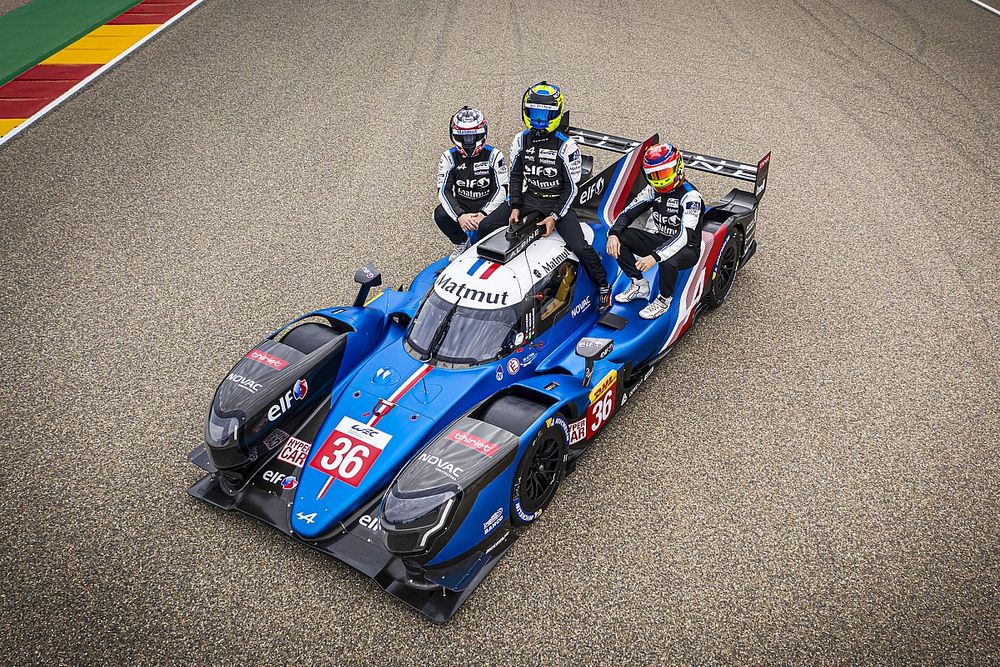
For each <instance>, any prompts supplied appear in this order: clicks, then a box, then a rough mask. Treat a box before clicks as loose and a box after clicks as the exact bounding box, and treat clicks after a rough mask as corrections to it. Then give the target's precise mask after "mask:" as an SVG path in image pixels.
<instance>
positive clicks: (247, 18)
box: [0, 0, 1000, 665]
mask: <svg viewBox="0 0 1000 667" xmlns="http://www.w3.org/2000/svg"><path fill="white" fill-rule="evenodd" d="M546 6H547V12H546V14H545V15H544V16H543V17H539V22H537V23H536V22H533V19H532V20H528V18H526V17H533V14H532V12H533V10H532V7H533V5H529V4H527V3H519V2H516V3H513V4H511V3H507V4H504V5H502V6H496V5H490V4H488V3H484V4H483V5H477V11H475V12H470V11H468V8H467V5H466V4H461V3H457V2H449V3H433V4H431V3H428V4H426V5H416V4H414V3H396V2H391V3H390V2H376V3H373V4H370V5H369V4H363V3H347V4H344V5H339V4H334V3H302V2H290V1H288V0H275V1H274V2H268V3H245V2H237V1H236V0H212V1H211V2H206V3H204V4H203V5H202V6H201V7H200V8H199V9H198V11H196V12H192V13H191V14H190V15H189V16H188V17H186V18H185V20H183V21H180V22H178V23H177V24H176V25H175V26H174V27H172V28H171V29H170V30H169V31H168V32H166V33H165V34H164V35H163V37H162V38H161V39H157V40H154V41H153V42H151V43H150V44H148V45H147V46H146V47H145V48H142V49H140V50H138V51H136V52H135V53H134V54H132V56H130V57H129V59H128V61H127V62H126V63H124V64H123V66H121V67H116V68H114V69H112V70H111V71H110V72H108V73H107V74H106V75H105V76H103V77H101V78H100V79H98V80H97V81H96V82H95V83H94V84H93V85H92V86H91V87H90V88H89V89H88V91H87V92H86V94H83V95H78V96H76V97H74V98H73V99H71V100H69V101H68V102H66V103H65V104H63V105H62V106H60V107H59V108H58V109H57V110H56V111H54V112H53V113H51V114H49V115H48V116H47V117H46V118H45V121H44V122H40V123H37V124H35V125H34V126H33V127H32V128H31V130H30V131H28V132H25V133H23V134H21V135H20V136H19V137H18V139H17V140H16V141H12V142H10V143H8V144H7V145H6V146H4V147H3V149H2V150H0V220H2V221H3V226H4V229H3V262H2V264H0V280H2V292H0V294H2V300H3V301H2V303H3V308H2V309H0V317H2V319H0V325H2V327H3V331H4V332H5V341H4V346H3V350H4V351H3V356H2V358H0V359H2V361H0V373H2V374H3V377H4V378H5V379H4V382H3V384H2V385H0V386H2V390H0V391H2V395H0V398H2V400H3V405H4V406H5V410H6V412H5V415H6V417H7V419H6V420H5V427H4V430H3V431H2V435H0V447H2V449H0V451H2V452H3V455H2V457H0V461H2V463H0V467H2V473H3V474H2V475H0V485H2V486H0V506H2V514H3V517H4V521H3V527H2V529H0V535H2V546H0V562H2V565H3V570H4V577H2V578H0V643H2V645H3V646H4V647H5V651H6V653H5V655H4V660H5V661H9V662H14V663H18V664H26V663H36V662H43V658H49V660H47V661H46V662H50V663H51V662H55V661H59V662H72V663H77V664H79V663H109V662H110V663H122V662H129V663H136V664H149V663H159V664H163V663H177V664H192V663H195V664H206V663H225V664H234V663H261V662H270V663H280V664H290V663H298V662H302V663H303V664H308V663H322V664H337V665H377V664H426V665H453V664H476V665H499V664H531V665H535V664H567V665H570V664H571V665H587V664H650V663H661V664H705V663H722V664H736V663H742V662H753V663H758V664H760V663H763V664H802V663H808V664H815V663H821V664H822V663H852V664H855V663H860V664H885V663H897V664H927V663H934V664H995V663H996V662H997V661H998V660H1000V655H998V653H997V644H996V636H997V635H996V628H997V627H998V620H1000V619H998V617H997V611H996V610H997V608H998V605H997V599H996V591H997V590H998V581H997V579H998V571H1000V563H998V558H1000V556H998V550H997V538H996V536H997V535H998V534H1000V518H998V517H1000V508H998V501H997V499H998V498H1000V470H998V459H997V443H998V442H1000V424H998V417H997V408H996V406H997V405H998V404H1000V391H998V384H997V379H996V370H997V368H998V367H1000V352H998V350H1000V334H998V327H1000V274H998V273H997V272H996V270H995V267H996V257H997V256H998V253H1000V245H998V244H1000V241H998V236H997V234H996V229H997V225H998V223H1000V220H998V213H997V212H998V211H1000V193H998V190H997V186H996V173H997V172H998V170H1000V157H998V154H997V150H996V146H997V145H998V144H1000V137H998V135H997V132H998V130H997V128H1000V91H998V86H997V80H998V77H997V66H996V63H997V62H1000V39H998V36H1000V20H997V19H996V17H994V16H993V15H991V14H990V13H989V12H985V11H983V10H982V9H980V8H979V7H976V6H974V5H973V4H972V3H967V2H962V3H950V4H949V5H948V8H947V10H944V9H943V6H944V5H943V4H942V3H939V2H930V0H913V1H912V2H907V3H870V2H864V1H862V0H843V1H841V2H837V3H828V2H824V1H821V0H799V1H797V2H790V1H785V0H752V1H751V0H733V1H732V2H726V3H704V2H690V1H687V0H682V1H680V2H677V3H672V4H671V6H670V10H669V14H668V15H663V14H661V13H660V12H662V11H663V10H662V3H655V4H654V3H650V4H640V3H610V4H609V3H601V4H597V3H594V4H587V3H576V2H575V3H548V4H547V5H546ZM541 19H544V22H541ZM666 19H669V21H670V22H676V24H677V25H679V26H687V28H688V30H687V32H686V33H685V32H684V31H681V32H679V33H678V32H672V33H671V34H674V35H678V36H679V37H680V38H681V40H682V44H683V48H680V47H674V46H670V47H669V48H665V47H662V46H660V45H659V44H657V45H656V46H655V48H650V47H648V46H647V40H646V38H644V37H643V36H642V35H643V33H644V31H646V30H648V29H649V27H650V26H654V25H664V22H663V21H664V20H666ZM643 54H645V55H643ZM675 58H676V59H677V60H676V61H674V60H673V59H675ZM665 59H667V60H668V61H669V62H667V61H665ZM540 77H547V78H549V79H550V80H556V81H559V82H561V83H562V84H563V85H564V88H565V92H566V95H567V100H568V103H569V105H570V107H571V108H572V109H573V110H574V111H573V113H574V117H575V120H576V122H579V123H580V124H582V125H585V126H590V127H593V128H595V129H599V130H603V131H616V132H617V133H620V134H622V135H627V136H640V135H642V134H643V133H644V132H648V133H652V132H653V131H659V132H660V133H661V136H665V137H669V138H672V139H673V140H675V141H676V142H677V143H678V144H679V145H681V146H682V147H690V148H692V149H695V150H700V151H704V152H706V153H709V154H712V155H720V156H723V157H733V158H737V159H742V160H747V161H754V160H756V159H757V158H759V157H760V156H761V155H763V154H764V153H765V152H766V151H767V150H769V149H771V150H773V157H772V162H771V170H770V177H769V182H768V191H767V195H766V197H765V199H764V202H763V204H762V210H761V214H760V218H759V222H758V229H759V231H758V239H759V241H760V249H759V251H758V253H757V255H756V256H755V257H754V259H753V260H752V261H751V262H750V264H748V265H747V266H746V268H745V270H744V271H743V272H742V273H741V274H740V276H739V278H738V280H737V283H736V286H735V288H734V290H733V293H732V295H731V296H730V299H729V301H728V302H727V303H726V304H725V305H724V307H723V308H722V309H721V310H719V311H718V312H716V313H713V314H711V315H709V316H706V317H705V318H704V319H702V320H701V321H699V322H698V323H696V324H695V325H694V327H693V329H692V330H691V332H690V333H689V335H688V336H686V337H685V338H684V339H683V340H682V341H681V342H680V343H679V345H678V346H677V349H676V350H675V352H674V353H673V354H672V356H671V358H670V359H669V360H668V362H667V363H665V364H664V365H663V366H661V367H660V368H659V369H658V370H657V371H656V372H655V373H654V374H653V375H652V376H651V377H650V378H649V380H647V382H646V384H645V385H644V387H643V388H642V390H641V392H640V393H639V394H638V395H637V397H636V398H635V400H630V401H629V402H628V404H627V405H626V406H625V407H624V408H623V410H622V412H621V414H619V415H617V417H616V419H615V420H613V421H612V423H611V425H610V426H609V427H608V430H607V431H606V432H603V433H602V434H601V436H600V437H599V441H598V442H597V443H596V444H595V446H594V448H593V449H592V450H591V452H590V453H588V455H587V456H586V457H585V458H584V459H583V460H582V461H581V464H580V466H579V468H578V470H577V472H576V473H574V475H573V476H571V477H569V478H568V479H567V480H566V482H565V483H564V485H563V486H562V488H561V489H560V491H559V494H558V495H557V496H556V499H555V501H554V502H553V504H552V506H551V508H550V510H549V511H547V512H546V515H545V516H543V517H542V519H541V520H540V522H539V523H538V524H537V525H536V526H534V527H533V528H532V529H531V530H530V531H528V532H527V533H525V535H524V537H523V538H522V539H520V540H519V541H518V542H517V543H516V544H515V545H514V547H513V548H512V549H511V551H510V553H509V554H508V555H507V556H506V558H505V559H504V560H503V561H502V562H501V563H500V565H499V566H498V567H497V568H496V570H494V571H493V572H492V573H491V574H490V576H489V577H488V578H487V579H486V580H485V582H484V583H483V584H482V586H481V587H480V588H479V589H478V590H477V591H476V592H475V594H474V595H473V596H472V597H471V598H470V599H469V601H468V603H467V604H466V605H465V606H464V607H463V608H462V610H461V611H460V613H459V614H457V615H456V616H455V618H454V619H453V620H452V622H450V623H449V624H448V625H445V626H435V625H432V624H431V623H429V622H427V621H425V620H424V619H422V618H421V617H419V616H418V615H416V614H414V613H413V612H411V611H409V610H408V609H407V608H405V607H404V606H403V605H401V604H398V603H397V602H396V601H395V600H393V599H391V598H390V597H388V596H386V595H384V594H383V593H382V592H381V591H380V590H379V588H378V586H377V585H375V584H373V583H372V582H370V581H368V580H367V579H365V578H364V577H363V576H361V575H359V574H358V573H356V572H355V571H353V570H351V569H350V568H348V567H345V566H342V565H339V564H337V563H336V562H334V561H332V560H331V559H328V558H326V557H324V556H322V555H321V554H318V553H314V552H312V551H310V550H309V549H307V548H304V547H303V546H301V545H298V544H295V543H293V542H292V541H290V540H288V539H287V538H284V537H282V536H281V535H280V534H278V533H277V532H276V531H274V530H272V529H269V528H268V527H266V526H264V525H261V524H260V523H259V522H255V521H253V520H251V519H249V518H246V517H240V516H234V515H231V514H225V513H223V512H218V511H214V510H213V509H212V508H210V507H206V506H205V505H204V504H203V503H198V502H196V501H194V500H192V499H190V498H189V497H188V496H187V495H186V493H185V489H186V487H187V486H188V485H189V484H191V483H192V482H193V481H194V480H195V479H197V478H198V476H199V471H198V470H196V469H195V468H194V467H193V466H191V465H190V464H188V463H187V462H186V461H185V460H184V455H185V454H186V453H187V452H188V451H189V450H190V449H191V448H192V447H193V446H194V445H195V444H197V443H198V442H199V438H200V437H201V431H202V423H203V421H202V420H203V418H204V411H205V409H206V407H207V405H208V402H209V400H210V398H211V395H212V391H213V390H214V388H215V385H216V383H217V382H218V381H219V380H220V379H221V378H222V377H223V376H224V374H225V373H226V372H227V371H228V369H229V368H230V366H231V365H232V363H234V362H235V360H237V359H238V358H240V357H241V356H242V355H243V354H244V353H245V352H246V351H247V350H248V349H250V348H251V347H252V346H253V345H254V343H256V342H257V341H258V340H259V339H260V338H261V337H263V336H264V335H265V334H266V333H268V332H270V331H271V330H272V329H273V328H274V327H275V326H277V325H278V324H280V323H282V322H284V321H287V320H288V319H290V318H291V317H293V316H295V315H297V314H298V313H300V312H303V311H306V310H308V309H311V308H314V307H319V306H325V305H332V304H343V303H347V302H350V301H351V300H352V299H353V296H354V290H353V285H352V283H351V276H353V274H354V271H355V270H356V268H357V267H358V266H359V265H360V264H362V263H363V262H364V261H366V260H374V261H375V262H376V263H377V264H378V265H379V266H380V267H382V269H383V274H384V276H385V280H386V283H387V284H390V285H394V286H395V285H398V284H399V283H401V282H407V281H408V280H409V279H410V278H411V277H412V276H413V275H414V274H415V273H416V271H417V270H418V269H419V268H420V267H421V266H424V265H426V264H427V263H428V262H430V261H431V260H433V259H435V258H436V257H439V256H441V255H442V254H443V253H445V252H447V251H448V243H447V241H446V240H445V239H444V238H443V237H441V236H440V235H439V234H438V232H437V231H436V229H435V228H434V226H433V223H432V219H431V214H432V210H433V207H434V205H435V197H434V176H435V165H436V161H437V158H438V156H439V155H440V152H441V150H443V148H444V147H445V142H446V141H447V135H446V127H447V121H448V118H449V116H450V114H452V113H453V112H454V111H455V110H456V109H457V108H458V107H459V106H461V105H462V104H463V103H466V102H469V103H474V104H478V105H481V106H482V107H484V109H485V110H486V111H487V113H489V114H491V117H492V125H491V133H492V136H493V137H494V139H495V142H496V144H497V145H499V146H501V147H503V148H504V149H506V146H507V145H508V144H509V140H510V137H511V136H512V134H513V133H514V131H515V130H516V129H517V123H518V115H517V109H516V104H517V100H518V98H519V96H520V94H521V92H522V91H523V90H524V88H525V87H526V86H527V85H529V84H530V83H533V82H534V81H535V80H536V78H540ZM696 183H697V184H698V185H699V186H700V187H701V188H702V190H703V191H705V192H706V194H707V196H708V197H710V198H711V197H717V196H719V195H720V194H722V193H724V192H725V191H726V189H727V188H728V187H729V186H730V184H729V183H723V182H720V181H717V180H712V179H711V178H709V177H708V176H705V177H699V178H698V179H697V181H696Z"/></svg>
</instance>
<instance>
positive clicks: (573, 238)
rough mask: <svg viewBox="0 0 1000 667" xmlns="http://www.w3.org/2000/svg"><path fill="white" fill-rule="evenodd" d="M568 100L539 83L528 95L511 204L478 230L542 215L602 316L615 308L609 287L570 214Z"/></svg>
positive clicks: (574, 156)
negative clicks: (592, 289)
mask: <svg viewBox="0 0 1000 667" xmlns="http://www.w3.org/2000/svg"><path fill="white" fill-rule="evenodd" d="M563 108H564V100H563V94H562V91H561V90H559V86H556V85H553V84H550V83H546V82H545V81H542V82H541V83H536V84H535V85H534V86H532V87H531V88H529V89H528V90H527V91H525V93H524V97H523V98H522V100H521V115H522V117H523V119H524V124H525V126H526V127H527V128H528V129H527V130H526V131H524V132H522V133H520V134H519V135H517V136H516V137H514V141H513V143H512V144H511V152H510V195H509V199H510V201H509V203H508V204H505V205H503V206H500V207H499V208H497V209H496V210H495V211H494V212H493V213H491V214H490V215H488V216H486V218H485V219H484V220H483V221H482V223H480V225H479V238H480V239H482V238H485V237H486V236H487V235H489V234H490V233H491V232H494V231H496V230H497V229H499V228H501V227H503V226H504V225H506V224H514V223H516V222H517V221H518V220H519V219H520V218H521V216H524V215H528V214H529V213H536V212H537V213H540V214H541V215H543V216H544V218H543V219H542V221H541V222H539V223H538V225H539V226H544V227H545V233H544V236H548V235H550V234H551V233H552V230H553V229H555V230H557V231H558V232H559V235H560V236H561V237H562V238H563V241H565V242H566V246H567V247H568V248H569V249H570V250H571V251H572V252H573V253H574V254H576V256H577V257H579V258H580V261H581V262H582V263H583V266H584V268H586V270H587V273H588V274H590V277H591V279H592V280H593V281H594V284H596V285H597V288H598V290H599V295H600V299H599V312H600V313H604V312H605V311H607V309H608V308H610V307H611V286H610V285H608V275H607V272H606V271H605V270H604V265H603V264H601V258H600V257H599V256H598V254H597V251H596V250H594V248H593V246H591V245H590V244H589V243H587V240H586V238H585V237H584V235H583V230H582V229H581V227H580V221H579V220H578V218H577V217H576V213H575V212H574V211H573V210H572V208H570V206H571V205H572V204H573V200H574V199H575V198H576V193H577V187H576V183H577V181H579V180H580V175H581V159H580V149H579V148H577V145H576V142H575V141H573V140H572V139H571V138H570V137H568V136H566V135H565V134H563V133H562V132H559V131H558V127H559V123H560V121H561V120H562V117H563Z"/></svg>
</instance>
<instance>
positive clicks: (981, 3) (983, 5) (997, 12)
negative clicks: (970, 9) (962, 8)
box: [969, 0, 1000, 16]
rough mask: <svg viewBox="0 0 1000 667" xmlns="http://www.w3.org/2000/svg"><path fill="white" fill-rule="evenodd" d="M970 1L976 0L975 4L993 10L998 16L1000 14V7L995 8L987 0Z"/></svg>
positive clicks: (989, 10) (970, 0)
mask: <svg viewBox="0 0 1000 667" xmlns="http://www.w3.org/2000/svg"><path fill="white" fill-rule="evenodd" d="M969 2H974V3H975V4H977V5H979V6H980V7H982V8H983V9H985V10H986V11H988V12H993V13H994V14H996V15H997V16H1000V9H994V8H993V7H990V6H989V5H987V4H986V3H985V2H979V0H969Z"/></svg>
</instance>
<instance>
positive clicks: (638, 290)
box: [615, 278, 649, 303]
mask: <svg viewBox="0 0 1000 667" xmlns="http://www.w3.org/2000/svg"><path fill="white" fill-rule="evenodd" d="M648 298H649V281H648V280H646V279H645V278H639V279H636V278H633V279H632V284H631V285H629V286H628V287H627V288H625V291H624V292H622V293H621V294H619V295H618V296H616V297H615V301H617V302H618V303H629V302H631V301H635V300H636V299H648Z"/></svg>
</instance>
